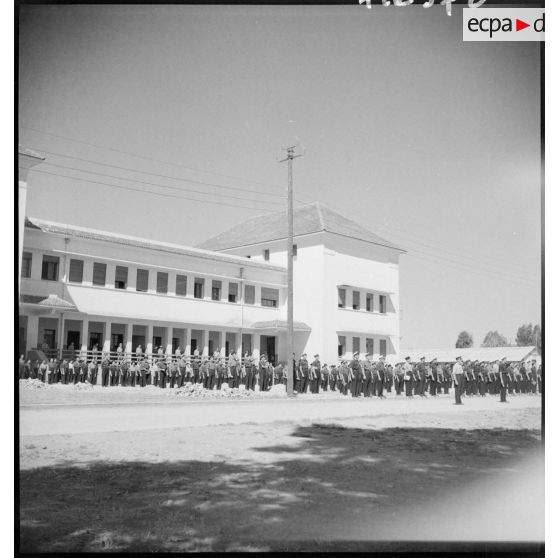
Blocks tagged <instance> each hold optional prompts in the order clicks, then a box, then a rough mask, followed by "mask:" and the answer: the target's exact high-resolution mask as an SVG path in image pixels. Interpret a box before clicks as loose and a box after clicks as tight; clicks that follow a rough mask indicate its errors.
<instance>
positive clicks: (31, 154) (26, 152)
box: [17, 145, 45, 161]
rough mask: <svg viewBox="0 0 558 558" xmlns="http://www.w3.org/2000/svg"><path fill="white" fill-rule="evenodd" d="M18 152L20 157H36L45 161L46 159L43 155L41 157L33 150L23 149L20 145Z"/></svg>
mask: <svg viewBox="0 0 558 558" xmlns="http://www.w3.org/2000/svg"><path fill="white" fill-rule="evenodd" d="M17 152H18V154H19V155H27V156H29V157H35V158H36V159H41V160H43V161H44V159H45V158H44V157H43V156H42V155H39V154H38V153H36V152H35V151H33V150H32V149H29V148H28V147H23V145H18V150H17Z"/></svg>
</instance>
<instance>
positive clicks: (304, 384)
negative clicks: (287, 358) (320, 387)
mask: <svg viewBox="0 0 558 558" xmlns="http://www.w3.org/2000/svg"><path fill="white" fill-rule="evenodd" d="M298 372H299V393H306V391H307V389H308V378H309V375H310V366H309V365H308V361H307V360H306V354H303V355H302V356H301V357H300V360H299V361H298Z"/></svg>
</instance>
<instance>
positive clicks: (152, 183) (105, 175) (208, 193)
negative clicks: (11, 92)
mask: <svg viewBox="0 0 558 558" xmlns="http://www.w3.org/2000/svg"><path fill="white" fill-rule="evenodd" d="M44 164H45V165H50V166H52V167H58V168H61V169H65V170H72V171H78V172H84V173H87V174H95V175H98V176H104V177H107V178H114V179H116V180H124V181H128V182H135V183H138V184H146V185H148V186H157V187H158V188H168V189H170V190H178V191H179V192H191V193H193V194H201V195H204V196H215V195H216V194H215V193H214V192H203V191H200V190H192V189H186V188H177V187H176V186H168V185H165V184H157V183H155V182H147V181H145V180H137V179H133V178H123V177H120V176H114V175H112V174H107V173H103V172H95V171H88V170H85V169H80V168H76V167H68V166H65V165H57V164H55V163H49V162H48V161H46V162H45V163H44ZM218 195H219V197H220V198H231V199H235V200H240V201H249V202H256V203H265V204H274V205H280V204H279V203H278V202H272V201H265V200H253V199H249V198H243V197H239V196H231V195H227V194H218Z"/></svg>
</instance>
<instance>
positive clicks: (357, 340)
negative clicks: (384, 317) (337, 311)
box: [353, 337, 360, 353]
mask: <svg viewBox="0 0 558 558" xmlns="http://www.w3.org/2000/svg"><path fill="white" fill-rule="evenodd" d="M357 352H358V353H360V337H353V353H357Z"/></svg>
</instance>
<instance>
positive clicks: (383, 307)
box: [380, 295, 386, 314]
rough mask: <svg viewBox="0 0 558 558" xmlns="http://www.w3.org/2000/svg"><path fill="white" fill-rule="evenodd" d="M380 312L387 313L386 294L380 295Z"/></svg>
mask: <svg viewBox="0 0 558 558" xmlns="http://www.w3.org/2000/svg"><path fill="white" fill-rule="evenodd" d="M380 313H381V314H385V313H386V297H385V295H380Z"/></svg>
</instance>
